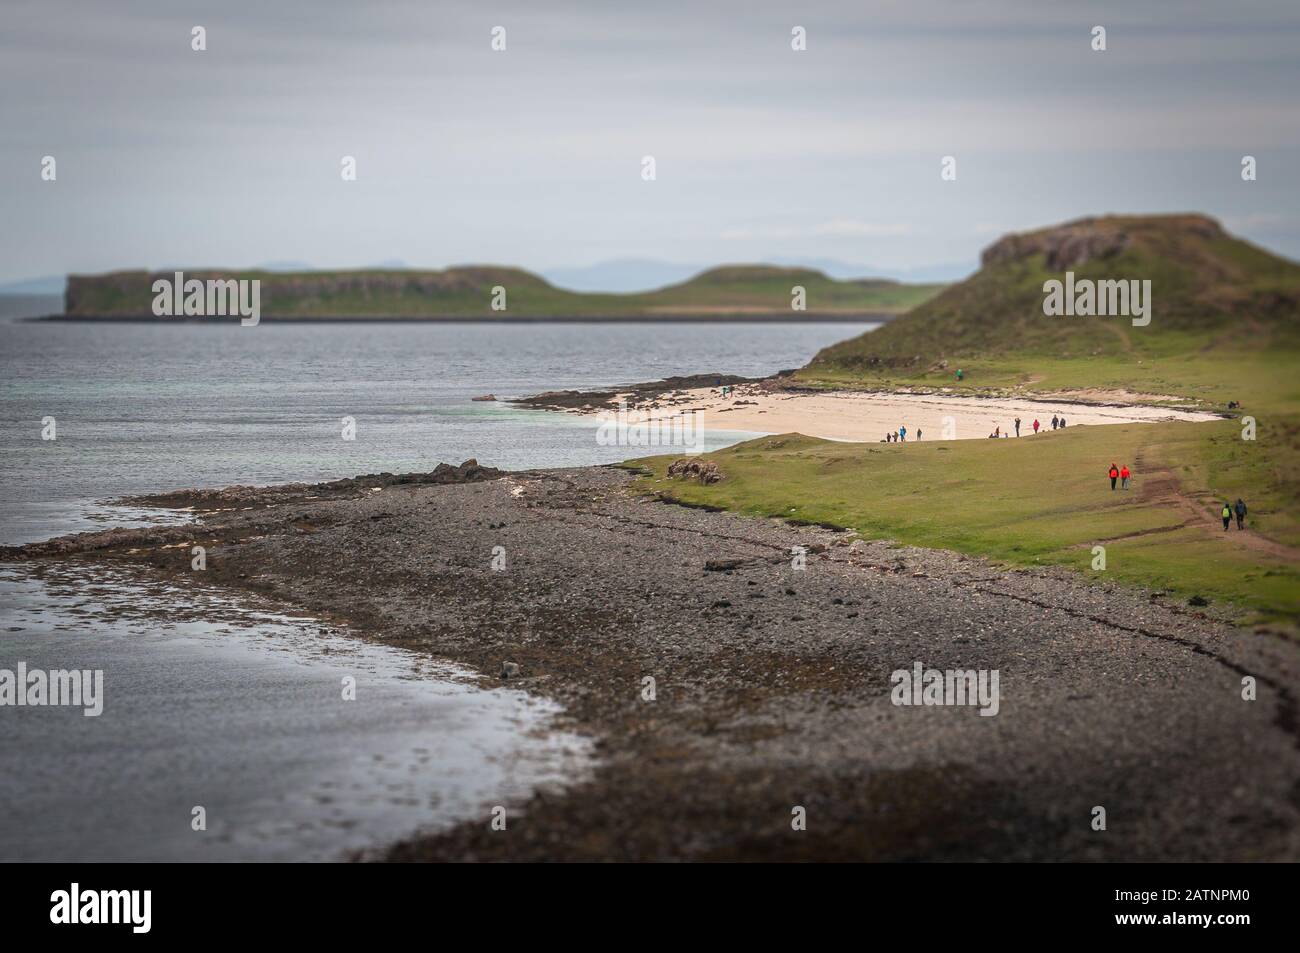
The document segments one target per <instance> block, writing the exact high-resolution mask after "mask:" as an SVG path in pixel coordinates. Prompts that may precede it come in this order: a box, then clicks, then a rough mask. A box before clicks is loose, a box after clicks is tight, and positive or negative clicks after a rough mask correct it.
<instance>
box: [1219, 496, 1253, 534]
mask: <svg viewBox="0 0 1300 953" xmlns="http://www.w3.org/2000/svg"><path fill="white" fill-rule="evenodd" d="M1219 515H1220V516H1222V517H1223V528H1224V530H1225V531H1226V530H1227V529H1228V525H1229V524H1230V523H1231V522H1232V518H1233V516H1236V517H1237V529H1245V528H1246V526H1245V523H1246V504H1245V501H1243V500H1242V498H1241V497H1237V505H1236V506H1229V505H1228V501H1227V500H1224V502H1223V512H1222V513H1220V514H1219Z"/></svg>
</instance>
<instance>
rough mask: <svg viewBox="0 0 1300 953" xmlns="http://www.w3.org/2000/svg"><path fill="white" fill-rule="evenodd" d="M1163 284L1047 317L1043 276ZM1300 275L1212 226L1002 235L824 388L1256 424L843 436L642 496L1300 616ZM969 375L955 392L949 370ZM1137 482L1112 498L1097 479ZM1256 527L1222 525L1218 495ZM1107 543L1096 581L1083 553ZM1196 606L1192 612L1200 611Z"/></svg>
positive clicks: (813, 369)
mask: <svg viewBox="0 0 1300 953" xmlns="http://www.w3.org/2000/svg"><path fill="white" fill-rule="evenodd" d="M1067 268H1068V269H1070V270H1072V271H1074V272H1075V274H1076V275H1078V276H1080V277H1092V278H1095V279H1103V278H1139V279H1140V278H1151V279H1152V287H1153V301H1154V308H1153V319H1152V321H1151V324H1150V325H1149V326H1147V327H1133V326H1132V325H1131V324H1130V323H1129V321H1128V320H1127V319H1125V318H1114V317H1047V316H1045V315H1044V314H1043V310H1042V301H1043V282H1044V281H1045V280H1047V279H1048V278H1053V277H1055V278H1060V277H1061V273H1062V272H1063V271H1065V270H1066V269H1067ZM1297 318H1300V266H1297V265H1295V264H1293V263H1291V262H1288V261H1285V260H1283V259H1280V258H1277V257H1275V256H1272V255H1270V254H1269V253H1267V252H1265V251H1262V250H1260V249H1257V248H1255V247H1253V246H1251V245H1248V244H1247V243H1245V242H1242V241H1239V240H1237V239H1234V238H1232V237H1230V236H1228V235H1227V234H1226V233H1224V232H1222V230H1221V229H1220V228H1219V226H1218V225H1217V223H1214V222H1213V221H1212V220H1210V219H1206V218H1204V217H1201V216H1169V217H1153V218H1107V219H1099V220H1089V221H1085V222H1080V223H1072V224H1070V225H1066V226H1062V227H1060V228H1056V229H1047V230H1044V231H1041V232H1035V233H1032V234H1029V235H1020V236H1010V237H1009V238H1006V239H1003V240H1002V241H1000V242H998V243H996V244H995V245H994V246H992V247H991V248H990V249H989V250H988V251H986V252H985V256H984V267H983V268H982V270H981V271H980V272H979V273H977V274H976V275H974V276H973V277H971V278H970V279H968V280H967V281H965V282H962V283H961V284H958V285H955V286H953V287H951V288H949V289H947V290H946V291H944V292H943V293H942V294H940V295H939V296H937V297H936V298H934V299H933V300H931V301H929V302H927V303H926V304H923V305H921V306H920V307H919V308H917V309H915V310H914V311H912V312H910V313H909V314H907V315H905V316H903V317H901V318H899V319H897V320H896V321H894V322H891V323H890V324H888V325H885V326H884V327H882V328H881V329H879V330H878V331H874V332H870V333H868V334H865V335H862V336H860V337H858V338H855V339H853V340H851V341H846V342H843V343H841V344H837V345H834V346H832V347H830V348H827V349H826V350H824V351H822V352H821V353H820V354H819V355H817V357H816V358H815V359H814V360H813V361H812V362H810V363H809V365H808V366H807V367H805V368H803V369H802V370H801V371H799V372H798V373H797V375H796V378H797V379H799V380H800V381H801V382H802V383H804V384H806V385H811V386H817V387H832V388H854V389H873V390H888V389H895V388H918V387H919V388H923V389H929V388H934V389H944V388H947V389H951V391H952V392H953V393H968V394H980V393H984V394H991V393H1007V392H1014V393H1022V394H1024V393H1051V392H1061V391H1093V392H1096V393H1095V394H1094V397H1095V399H1105V398H1104V394H1103V393H1102V392H1104V391H1118V390H1125V391H1129V392H1136V393H1147V394H1157V395H1162V396H1166V397H1171V398H1177V399H1192V400H1195V401H1197V402H1200V403H1202V404H1204V405H1206V406H1211V407H1215V408H1217V409H1224V408H1225V407H1226V405H1227V403H1228V401H1230V400H1231V401H1237V402H1240V403H1241V404H1242V405H1243V408H1242V409H1241V410H1239V411H1235V412H1234V413H1233V417H1234V418H1235V417H1240V416H1241V415H1242V414H1249V415H1251V416H1253V417H1254V418H1255V419H1256V422H1257V434H1256V439H1254V440H1243V439H1242V432H1243V426H1244V422H1243V421H1242V420H1240V419H1229V420H1224V421H1220V422H1213V423H1203V424H1193V423H1165V424H1147V425H1131V426H1107V427H1072V428H1069V429H1068V430H1066V431H1061V432H1059V433H1050V432H1049V433H1046V434H1042V435H1039V436H1036V437H1022V438H1020V439H1018V440H1003V441H994V440H970V441H948V442H940V441H935V442H931V441H929V440H927V441H926V442H925V443H923V444H905V445H899V444H888V445H884V444H878V445H864V444H844V443H832V442H827V441H821V440H814V439H811V438H807V437H803V436H801V435H797V434H792V435H786V436H782V437H771V438H763V439H760V440H756V441H751V442H749V443H745V444H741V445H739V446H736V447H732V448H730V449H727V450H723V451H720V452H718V453H715V454H711V455H710V456H711V457H712V458H713V459H714V460H715V461H716V462H717V463H718V465H719V467H720V468H721V469H722V472H723V474H724V479H723V480H722V482H720V483H717V484H713V485H708V486H701V485H698V484H693V483H682V482H678V481H670V480H667V479H666V478H665V470H666V468H667V464H668V462H669V459H670V458H655V459H650V460H645V461H641V462H643V463H644V464H645V465H647V466H648V467H650V468H651V470H652V471H653V474H654V476H653V477H647V478H646V479H645V481H644V483H643V485H644V486H645V487H646V488H647V489H650V490H653V491H655V492H658V493H660V494H663V495H664V496H667V497H670V498H673V499H677V500H680V501H683V502H688V503H697V504H706V505H714V506H722V507H726V508H729V509H735V510H739V511H741V512H745V513H749V514H753V515H766V516H779V517H782V518H786V519H795V520H800V521H807V522H812V523H825V524H830V525H834V526H838V527H845V528H852V529H854V530H856V531H857V532H858V533H859V534H861V535H862V536H864V537H866V538H885V539H894V540H898V541H899V542H902V543H909V544H914V545H921V546H930V547H940V548H947V549H953V550H957V551H960V552H964V553H969V554H974V555H982V556H987V557H990V558H992V559H994V560H997V561H1000V562H1003V563H1005V564H1008V565H1013V566H1035V565H1064V566H1072V567H1076V568H1078V569H1079V570H1080V571H1081V572H1085V573H1094V574H1095V575H1096V576H1098V577H1100V578H1104V579H1107V580H1115V581H1119V582H1124V583H1132V584H1137V585H1142V586H1146V587H1148V588H1151V589H1157V590H1165V591H1169V592H1172V593H1176V594H1178V595H1180V596H1183V597H1185V598H1188V599H1192V598H1194V597H1198V596H1199V597H1201V598H1203V599H1208V600H1210V601H1211V602H1212V603H1222V602H1227V603H1232V604H1235V605H1236V606H1239V607H1242V608H1245V609H1248V610H1250V612H1249V614H1248V617H1249V618H1253V619H1256V620H1270V621H1289V622H1292V623H1294V622H1295V621H1296V618H1297V615H1300V571H1298V570H1300V481H1298V480H1297V477H1296V474H1297V472H1300V386H1298V385H1297V375H1296V373H1295V371H1296V368H1297V366H1300V362H1298V361H1297V358H1298V357H1300V336H1298V335H1297V328H1298V327H1300V324H1298V322H1297ZM957 367H961V368H962V369H963V371H964V372H965V379H964V380H963V381H961V382H958V381H956V380H955V379H954V371H955V369H956V368H957ZM1111 462H1116V463H1120V464H1125V463H1126V464H1128V465H1129V466H1130V467H1131V468H1133V470H1134V474H1135V479H1134V488H1133V489H1132V490H1130V491H1129V492H1128V493H1123V492H1119V491H1116V492H1112V491H1111V490H1110V486H1109V483H1108V482H1107V481H1106V479H1105V471H1106V469H1107V468H1108V467H1109V465H1110V464H1111ZM1238 497H1242V498H1244V499H1245V500H1246V502H1247V504H1248V506H1249V507H1250V515H1249V522H1250V529H1249V532H1246V533H1238V531H1237V530H1236V529H1235V528H1234V529H1233V530H1232V531H1231V532H1230V533H1224V532H1223V531H1222V524H1221V523H1218V522H1217V517H1218V509H1219V506H1220V505H1221V503H1222V501H1223V500H1225V499H1227V500H1230V501H1235V500H1236V499H1237V498H1238ZM1098 545H1101V546H1104V547H1105V548H1106V568H1105V570H1104V571H1099V570H1094V569H1093V568H1092V564H1093V559H1094V555H1093V547H1094V546H1098ZM1196 604H1200V603H1199V600H1197V602H1196Z"/></svg>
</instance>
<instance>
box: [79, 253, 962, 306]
mask: <svg viewBox="0 0 1300 953" xmlns="http://www.w3.org/2000/svg"><path fill="white" fill-rule="evenodd" d="M172 277H173V275H172V273H171V272H147V271H119V272H112V273H110V274H104V275H71V276H69V278H68V287H67V292H66V295H65V307H64V312H65V315H66V316H68V317H73V318H132V319H134V318H146V319H147V318H150V317H152V316H153V315H152V302H153V300H154V293H153V291H152V285H153V283H154V281H155V280H156V279H158V278H172ZM184 277H185V279H186V280H190V279H199V280H202V281H206V280H209V279H223V280H229V279H236V280H238V279H258V280H259V281H260V282H261V286H260V295H261V315H262V317H263V318H264V319H267V320H319V319H341V318H390V319H415V320H418V319H425V320H439V319H443V320H464V319H475V320H556V319H564V318H575V319H584V320H606V319H637V318H640V319H652V320H687V319H696V318H704V319H709V318H712V319H719V318H724V319H733V320H734V319H761V320H777V319H779V320H805V319H841V320H852V319H860V318H871V317H877V318H878V317H888V316H892V315H895V314H901V313H902V312H904V311H907V310H909V309H911V308H913V307H915V306H916V305H918V304H920V303H921V302H923V301H925V300H927V299H929V298H930V297H932V296H933V295H934V294H936V293H938V292H939V291H940V290H941V288H942V286H941V285H937V284H902V283H900V282H896V281H890V280H887V279H859V280H852V281H837V280H835V279H833V278H830V277H827V276H826V275H825V274H822V273H821V272H819V271H814V270H812V269H808V268H786V267H781V266H777V265H728V266H724V267H721V268H713V269H710V270H708V271H705V272H702V273H701V274H698V275H696V276H694V277H693V278H690V279H689V280H687V281H684V282H681V283H679V284H675V285H669V286H668V287H665V288H660V289H658V290H655V291H649V292H643V293H639V294H610V293H590V292H577V291H570V290H567V289H564V288H557V287H556V286H555V285H553V284H551V283H550V282H548V281H547V280H546V279H545V278H542V277H541V276H539V275H535V274H532V273H531V272H527V271H523V270H521V269H518V268H506V267H501V266H495V265H466V266H460V267H456V268H447V269H445V270H442V271H414V270H388V269H367V270H362V271H296V272H275V271H267V270H261V271H226V270H214V269H196V270H192V271H185V272H184ZM795 288H801V289H802V292H800V294H801V296H802V302H803V304H804V307H803V308H802V309H796V308H794V307H792V301H793V300H794V295H793V292H794V289H795ZM496 289H503V290H504V301H503V302H501V303H503V304H504V307H502V308H494V307H493V301H494V298H496V299H498V300H499V298H500V296H499V295H498V294H497V291H496Z"/></svg>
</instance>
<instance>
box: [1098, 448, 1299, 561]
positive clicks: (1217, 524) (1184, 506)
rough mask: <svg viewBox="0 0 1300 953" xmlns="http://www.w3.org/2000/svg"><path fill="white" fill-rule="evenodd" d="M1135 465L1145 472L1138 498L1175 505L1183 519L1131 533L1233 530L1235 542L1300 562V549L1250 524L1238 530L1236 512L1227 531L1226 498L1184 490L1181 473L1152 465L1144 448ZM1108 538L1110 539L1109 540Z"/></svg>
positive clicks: (1137, 470)
mask: <svg viewBox="0 0 1300 953" xmlns="http://www.w3.org/2000/svg"><path fill="white" fill-rule="evenodd" d="M1133 468H1134V471H1135V473H1138V474H1142V475H1143V476H1142V479H1141V485H1140V487H1139V490H1138V499H1139V500H1141V501H1142V502H1143V503H1151V504H1155V505H1162V506H1169V507H1172V508H1174V509H1176V510H1177V511H1178V512H1179V513H1180V514H1182V516H1183V521H1182V522H1181V523H1179V524H1178V525H1177V526H1171V527H1162V528H1161V529H1159V530H1146V531H1144V532H1142V533H1134V534H1131V535H1133V536H1141V535H1148V534H1150V533H1155V532H1172V531H1173V530H1175V529H1182V528H1184V527H1187V526H1199V527H1200V528H1201V529H1203V530H1205V532H1206V533H1212V534H1214V535H1216V536H1222V535H1225V534H1230V535H1231V537H1232V542H1233V544H1234V545H1237V546H1241V547H1243V548H1245V549H1249V550H1251V551H1252V552H1257V553H1260V554H1263V555H1266V556H1271V557H1273V558H1275V559H1280V560H1285V561H1289V562H1300V549H1296V548H1295V547H1292V546H1287V545H1286V544H1285V543H1279V542H1277V541H1275V540H1271V539H1269V538H1268V537H1266V536H1261V535H1259V533H1257V532H1255V531H1254V530H1251V529H1249V528H1247V529H1246V530H1245V531H1244V532H1243V531H1240V530H1238V529H1237V523H1236V517H1235V516H1234V517H1233V521H1232V524H1231V527H1230V528H1229V529H1228V530H1226V531H1225V530H1224V528H1223V520H1222V517H1220V516H1219V515H1218V514H1219V510H1220V509H1221V508H1222V506H1223V501H1222V500H1208V499H1206V500H1198V499H1195V498H1194V497H1191V496H1189V495H1188V494H1187V493H1185V492H1184V491H1183V489H1182V485H1181V483H1180V481H1179V479H1178V475H1177V474H1176V473H1174V471H1173V470H1171V469H1170V468H1169V467H1167V466H1165V465H1163V464H1161V465H1158V466H1155V467H1154V468H1151V469H1148V464H1147V462H1146V459H1145V455H1144V453H1143V452H1141V451H1139V452H1138V455H1137V459H1136V460H1135V462H1134V464H1133ZM1228 502H1230V503H1233V502H1236V501H1235V500H1229V501H1228ZM1246 523H1247V527H1249V523H1250V516H1249V514H1247V517H1246ZM1117 538H1121V539H1123V538H1128V537H1117ZM1105 542H1108V540H1107V541H1105Z"/></svg>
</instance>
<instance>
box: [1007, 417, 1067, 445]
mask: <svg viewBox="0 0 1300 953" xmlns="http://www.w3.org/2000/svg"><path fill="white" fill-rule="evenodd" d="M1030 426H1031V427H1033V428H1034V433H1038V431H1039V430H1040V429H1041V428H1042V426H1043V425H1042V424H1041V423H1039V422H1038V419H1037V418H1035V419H1034V422H1033V423H1032V424H1030ZM1064 427H1065V418H1064V417H1058V416H1056V415H1055V414H1053V415H1052V429H1053V430H1061V429H1063V428H1064ZM1015 428H1016V436H1017V437H1019V436H1020V418H1019V417H1017V418H1016V422H1015ZM1010 436H1011V431H1010V430H1003V429H1002V426H1001V424H999V425H998V426H996V427H994V428H993V432H992V433H991V434H989V439H990V440H997V439H998V438H1000V437H1010Z"/></svg>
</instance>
